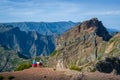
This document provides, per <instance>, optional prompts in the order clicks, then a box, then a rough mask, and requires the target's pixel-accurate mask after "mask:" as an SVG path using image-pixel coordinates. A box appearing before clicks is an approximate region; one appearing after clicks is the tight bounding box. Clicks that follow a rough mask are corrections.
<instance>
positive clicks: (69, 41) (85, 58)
mask: <svg viewBox="0 0 120 80" xmlns="http://www.w3.org/2000/svg"><path fill="white" fill-rule="evenodd" d="M110 38H111V36H110V35H109V33H108V32H107V30H106V28H105V27H104V26H103V24H102V22H101V21H99V20H98V19H97V18H93V19H90V20H87V21H84V22H82V23H80V24H78V25H77V26H76V27H74V28H72V29H71V30H69V31H67V32H66V33H64V34H63V35H62V36H60V37H59V38H58V39H57V40H56V54H54V55H53V56H52V57H51V58H50V60H49V61H51V62H50V63H51V64H54V65H55V64H56V63H57V64H61V65H62V66H63V67H65V68H68V67H70V65H76V66H82V65H89V64H92V62H94V61H96V60H98V59H101V57H102V56H103V53H104V52H105V47H106V45H107V41H108V40H109V39H110Z"/></svg>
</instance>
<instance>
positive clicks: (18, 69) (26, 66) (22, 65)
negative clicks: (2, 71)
mask: <svg viewBox="0 0 120 80" xmlns="http://www.w3.org/2000/svg"><path fill="white" fill-rule="evenodd" d="M30 67H32V65H31V64H30V63H23V64H20V65H19V66H18V67H17V68H16V69H15V71H21V70H24V69H28V68H30Z"/></svg>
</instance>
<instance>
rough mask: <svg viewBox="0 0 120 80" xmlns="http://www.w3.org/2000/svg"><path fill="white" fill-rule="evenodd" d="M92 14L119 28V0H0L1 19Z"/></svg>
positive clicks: (69, 18) (77, 18) (67, 18)
mask: <svg viewBox="0 0 120 80" xmlns="http://www.w3.org/2000/svg"><path fill="white" fill-rule="evenodd" d="M93 17H97V18H98V19H99V20H101V21H102V22H103V24H104V25H105V26H106V27H109V28H115V29H119V30H120V0H0V22H23V21H27V22H28V21H34V22H40V21H45V22H57V21H74V22H82V21H84V20H86V19H90V18H93Z"/></svg>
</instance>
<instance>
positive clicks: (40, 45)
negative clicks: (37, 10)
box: [0, 18, 120, 71]
mask: <svg viewBox="0 0 120 80" xmlns="http://www.w3.org/2000/svg"><path fill="white" fill-rule="evenodd" d="M119 35H120V33H119V31H117V30H112V29H106V28H105V27H104V25H103V23H102V22H101V21H99V20H98V19H97V18H92V19H90V20H86V21H83V22H79V23H74V22H71V21H69V22H17V23H0V45H1V47H0V49H1V51H0V55H1V56H0V60H1V62H2V63H0V65H1V66H0V71H11V70H14V69H15V67H16V66H17V65H18V64H20V63H21V62H22V61H24V60H26V59H29V58H35V57H37V56H42V55H43V56H49V59H48V65H49V66H56V63H57V64H60V65H61V66H62V67H63V68H70V66H71V65H75V66H80V69H81V70H83V71H84V70H87V71H91V70H94V68H95V67H93V66H95V64H96V63H97V62H98V61H100V60H103V59H104V58H105V57H106V56H107V57H109V56H112V57H113V56H115V57H118V56H119V52H120V51H119V43H120V39H119ZM6 51H8V52H6ZM52 52H53V53H52ZM51 53H52V54H51ZM7 55H8V56H7ZM9 55H12V56H9ZM3 57H4V58H3ZM9 58H11V59H12V60H10V59H9ZM13 59H16V60H17V61H18V63H16V62H14V61H13ZM9 66H11V67H10V68H8V67H9ZM58 67H60V66H58ZM117 68H118V66H117ZM100 70H102V69H101V67H100Z"/></svg>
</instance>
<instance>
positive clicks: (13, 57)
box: [0, 45, 24, 72]
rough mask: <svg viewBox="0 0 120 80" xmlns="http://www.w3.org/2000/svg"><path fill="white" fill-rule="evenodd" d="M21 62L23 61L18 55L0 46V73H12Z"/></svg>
mask: <svg viewBox="0 0 120 80" xmlns="http://www.w3.org/2000/svg"><path fill="white" fill-rule="evenodd" d="M22 61H24V59H22V58H20V57H19V56H18V53H16V52H15V51H13V50H10V49H8V48H4V47H2V46H1V45H0V72H4V71H12V70H14V69H15V68H16V66H17V65H19V64H20V63H21V62H22Z"/></svg>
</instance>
